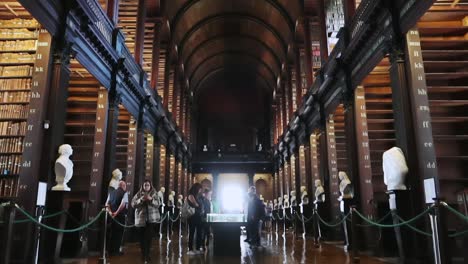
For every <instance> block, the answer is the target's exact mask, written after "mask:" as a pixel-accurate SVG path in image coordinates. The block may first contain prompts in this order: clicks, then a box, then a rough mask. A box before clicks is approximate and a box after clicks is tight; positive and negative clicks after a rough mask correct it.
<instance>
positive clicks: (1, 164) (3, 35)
mask: <svg viewBox="0 0 468 264" xmlns="http://www.w3.org/2000/svg"><path fill="white" fill-rule="evenodd" d="M0 18H1V17H0ZM40 34H41V33H40V31H39V24H38V23H37V21H36V20H34V19H22V18H15V19H0V199H2V198H14V197H18V192H19V189H20V183H19V176H20V171H21V169H22V166H26V167H28V166H31V163H30V161H29V160H30V157H27V158H24V157H23V151H24V146H25V145H24V143H25V138H26V134H27V133H28V132H29V131H31V127H30V126H29V127H28V117H29V114H30V100H31V97H33V98H37V97H38V96H39V97H40V94H39V93H38V92H34V93H31V91H32V86H33V72H34V71H35V66H38V61H37V55H36V51H37V43H38V38H39V35H40ZM44 34H46V33H44ZM42 55H43V54H41V56H42ZM41 67H42V65H41ZM38 69H39V68H36V71H38ZM41 70H43V68H41ZM37 85H38V84H37V82H36V83H35V86H36V87H37ZM28 147H31V144H30V143H28ZM23 161H28V162H26V163H24V162H23Z"/></svg>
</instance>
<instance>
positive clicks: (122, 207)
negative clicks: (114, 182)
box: [106, 181, 128, 256]
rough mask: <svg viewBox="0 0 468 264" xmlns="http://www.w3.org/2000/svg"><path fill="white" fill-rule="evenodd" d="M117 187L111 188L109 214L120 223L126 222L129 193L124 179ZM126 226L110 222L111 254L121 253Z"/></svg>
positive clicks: (108, 205) (108, 200)
mask: <svg viewBox="0 0 468 264" xmlns="http://www.w3.org/2000/svg"><path fill="white" fill-rule="evenodd" d="M118 186H119V187H118V188H117V189H110V190H109V195H108V197H107V201H106V206H107V210H108V212H109V214H110V215H111V217H113V218H114V219H115V220H116V221H118V222H119V223H122V224H124V223H125V216H126V215H127V204H128V193H127V192H126V190H127V184H126V183H125V182H124V181H119V185H118ZM123 233H124V228H123V227H122V226H121V225H119V224H118V223H115V222H114V221H111V222H110V234H109V255H111V256H115V255H121V254H122V253H121V252H120V246H121V245H122V238H123Z"/></svg>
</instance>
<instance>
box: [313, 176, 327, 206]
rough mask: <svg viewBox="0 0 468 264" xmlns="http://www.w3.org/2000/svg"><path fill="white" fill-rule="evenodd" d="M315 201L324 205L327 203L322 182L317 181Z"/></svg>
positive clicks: (315, 183)
mask: <svg viewBox="0 0 468 264" xmlns="http://www.w3.org/2000/svg"><path fill="white" fill-rule="evenodd" d="M314 185H315V201H314V203H315V204H317V203H323V202H325V189H324V188H323V186H322V181H321V180H315V182H314Z"/></svg>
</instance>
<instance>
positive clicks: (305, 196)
mask: <svg viewBox="0 0 468 264" xmlns="http://www.w3.org/2000/svg"><path fill="white" fill-rule="evenodd" d="M308 204H309V195H308V193H307V188H306V187H305V186H301V205H302V206H304V205H308Z"/></svg>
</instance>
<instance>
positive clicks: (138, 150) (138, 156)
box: [134, 104, 146, 193]
mask: <svg viewBox="0 0 468 264" xmlns="http://www.w3.org/2000/svg"><path fill="white" fill-rule="evenodd" d="M144 116H145V106H144V104H142V105H141V106H140V111H139V113H138V120H137V126H136V139H135V145H136V146H135V154H134V156H135V160H134V164H135V187H134V189H135V193H136V192H137V191H138V189H139V188H140V186H141V185H142V184H143V181H144V179H145V178H146V177H145V174H146V173H145V168H146V166H145V163H146V162H145V130H144V123H143V121H144V118H143V117H144Z"/></svg>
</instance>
